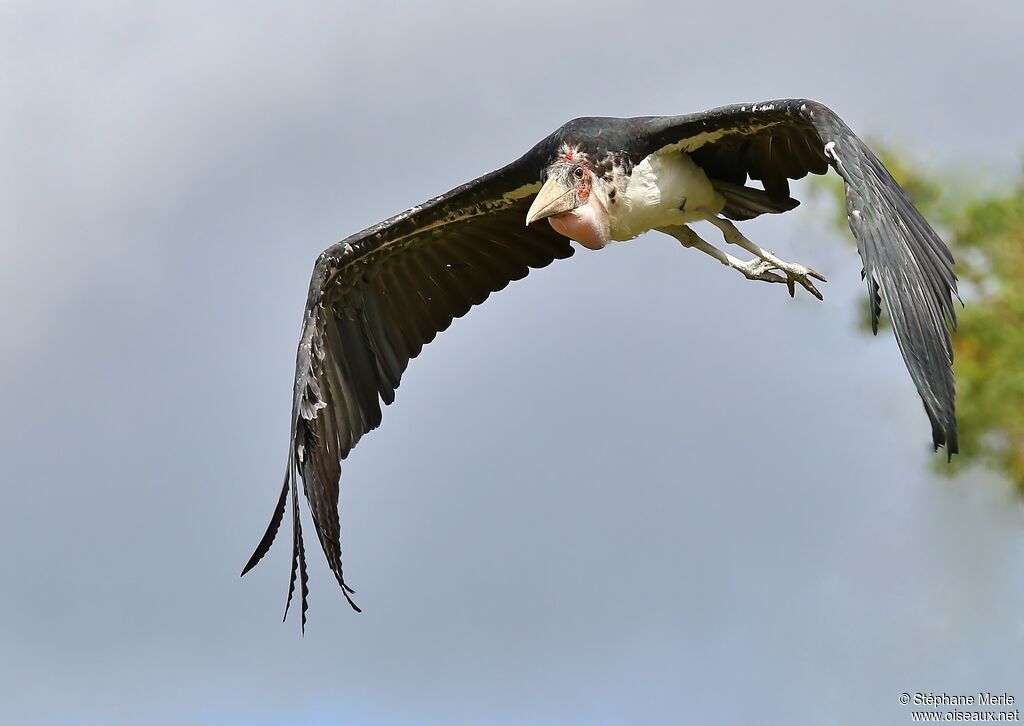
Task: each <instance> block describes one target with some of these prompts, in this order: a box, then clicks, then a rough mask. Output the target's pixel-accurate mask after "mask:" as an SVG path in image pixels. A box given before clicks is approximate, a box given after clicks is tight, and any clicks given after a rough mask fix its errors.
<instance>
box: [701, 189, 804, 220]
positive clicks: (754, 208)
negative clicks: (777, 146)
mask: <svg viewBox="0 0 1024 726" xmlns="http://www.w3.org/2000/svg"><path fill="white" fill-rule="evenodd" d="M711 185H712V186H713V187H714V188H715V191H717V192H718V193H719V194H721V195H722V196H723V197H724V198H725V206H724V207H723V208H722V214H724V215H725V216H726V217H728V218H729V219H734V220H736V221H743V220H745V219H753V218H754V217H757V216H759V215H762V214H779V213H781V212H788V211H789V210H791V209H795V208H796V207H797V206H798V205H799V204H800V202H798V201H797V200H796V199H793V198H792V197H786V198H784V199H779V198H777V197H773V196H772V195H771V194H769V193H768V192H766V191H765V190H763V189H756V188H754V187H748V186H743V185H742V184H733V183H732V182H727V181H720V180H718V179H712V180H711Z"/></svg>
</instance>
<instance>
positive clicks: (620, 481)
mask: <svg viewBox="0 0 1024 726" xmlns="http://www.w3.org/2000/svg"><path fill="white" fill-rule="evenodd" d="M463 5H464V4H455V3H431V4H422V5H421V4H416V3H380V4H378V7H377V8H376V9H375V10H362V11H351V10H341V9H338V8H337V7H336V4H334V3H322V4H321V3H307V4H304V5H303V6H302V9H301V10H298V11H296V10H292V11H289V12H285V11H283V10H281V9H277V8H276V6H273V5H270V4H265V5H259V6H257V5H255V4H238V5H237V6H234V7H229V6H227V5H222V6H220V7H217V8H212V7H210V6H209V5H207V4H202V3H195V4H189V3H164V4H156V3H154V4H150V5H149V6H147V7H145V8H143V7H141V6H140V5H139V4H135V3H117V2H111V3H92V4H90V6H89V8H88V9H86V7H85V6H84V5H82V6H75V7H77V8H78V9H74V8H72V7H71V6H70V5H69V4H64V3H51V4H46V3H37V2H36V3H0V63H2V66H3V68H4V73H3V74H0V109H2V110H0V159H3V161H2V163H0V246H2V252H3V260H4V262H3V264H2V265H0V330H2V332H3V338H4V340H5V345H4V346H3V347H2V348H0V372H2V374H3V375H2V377H0V395H2V400H3V401H4V406H3V408H2V409H0V442H2V443H0V446H2V447H3V448H2V451H3V461H4V464H5V466H4V474H3V479H4V482H3V483H4V487H3V490H4V494H5V502H4V506H3V507H2V508H0V552H2V553H3V554H2V555H0V580H2V581H3V582H4V583H6V587H7V592H6V597H4V598H3V600H2V602H0V652H2V653H3V654H4V656H3V657H2V658H0V720H2V721H4V722H5V723H8V722H25V723H54V722H56V723H66V722H71V723H112V722H139V721H145V722H156V723H159V722H167V723H173V722H181V721H183V720H188V721H192V722H209V723H223V722H227V721H234V722H243V721H244V722H249V723H277V722H284V721H286V720H287V721H293V720H294V719H296V718H300V719H303V720H308V721H312V722H321V723H332V722H343V723H371V724H376V723H394V722H408V723H463V722H464V723H480V722H489V723H522V722H531V723H566V722H580V723H626V722H633V723H638V722H644V723H677V722H680V721H684V722H694V723H771V722H775V723H790V724H803V723H807V724H823V723H825V724H828V723H834V724H848V723H849V724H861V723H905V722H907V721H909V713H908V709H907V708H904V707H902V706H900V705H899V704H898V702H897V698H898V695H899V694H900V693H901V692H903V691H909V692H915V691H925V692H928V691H934V692H941V691H946V692H948V693H971V692H976V691H977V690H979V689H985V690H992V691H999V692H1002V691H1003V690H1006V691H1008V692H1010V693H1012V694H1014V695H1016V696H1017V697H1018V700H1019V699H1021V698H1024V691H1021V690H1020V684H1021V683H1022V682H1024V679H1022V675H1024V667H1022V665H1021V664H1022V660H1021V655H1020V654H1021V653H1022V652H1024V615H1022V614H1021V613H1024V549H1022V543H1024V539H1022V535H1024V532H1022V527H1021V516H1020V515H1021V507H1020V505H1019V503H1017V502H1016V501H1015V500H1013V498H1012V496H1011V495H1010V494H1009V492H1008V491H1007V489H1006V488H1005V487H1004V486H1003V485H1002V484H1000V483H999V482H994V481H989V480H988V479H986V478H985V477H984V476H979V477H972V478H970V480H967V479H964V480H958V481H945V480H941V479H940V480H935V479H933V478H932V477H931V476H930V475H929V474H928V467H927V463H928V460H929V457H930V456H931V454H930V451H929V446H928V441H929V429H928V424H927V420H926V418H925V416H924V413H923V411H922V410H921V406H920V403H919V402H918V399H917V397H916V394H915V393H914V390H913V386H912V384H911V382H910V380H909V377H908V376H907V375H906V373H905V371H904V369H903V365H902V362H901V361H900V358H899V354H898V352H897V349H896V346H895V343H894V342H893V340H892V339H891V336H889V335H881V336H879V338H878V339H877V340H868V339H866V338H865V337H864V336H862V335H861V334H860V333H859V332H857V330H856V326H855V319H856V315H857V305H858V304H860V302H861V300H860V296H861V295H862V287H861V285H860V282H859V277H858V273H859V269H860V268H859V261H858V260H857V258H856V255H855V254H854V253H853V251H852V250H851V249H850V248H849V246H848V245H847V241H846V240H844V239H843V238H842V237H840V236H838V235H835V234H833V233H832V231H831V230H830V229H829V228H828V227H827V225H826V223H825V222H824V221H823V219H822V218H821V217H822V215H820V214H819V215H815V213H814V206H815V205H814V204H812V203H808V204H806V205H805V207H807V208H805V209H802V210H798V211H797V212H796V213H794V214H790V215H787V216H786V218H785V219H772V220H764V221H756V222H753V223H751V224H748V225H746V226H745V230H746V231H747V233H748V236H750V237H751V238H752V239H754V240H755V241H757V242H759V243H760V244H762V245H763V246H766V247H768V248H774V249H776V250H778V251H779V253H780V254H782V255H783V256H784V257H787V256H788V258H790V259H795V260H798V261H800V262H804V263H807V264H811V265H812V266H814V267H815V268H817V269H820V270H822V271H823V272H825V273H826V274H827V275H828V276H829V279H830V282H829V283H828V284H827V285H826V286H825V287H824V288H823V291H824V293H825V296H826V299H825V302H824V303H820V304H819V303H816V302H815V301H813V300H811V299H809V298H807V297H806V296H804V297H802V298H801V297H798V299H797V300H796V301H793V300H790V299H789V298H788V297H787V296H786V294H785V292H784V290H783V288H782V287H781V286H768V285H763V284H758V283H750V282H747V281H745V280H743V279H741V278H740V276H739V275H737V274H735V273H733V272H730V271H729V270H726V269H724V268H722V267H720V266H718V265H716V264H714V263H713V262H712V261H710V260H709V259H707V258H705V257H703V256H702V255H699V254H697V253H695V252H690V251H686V250H682V249H680V248H679V246H678V244H676V243H674V242H673V241H672V240H670V239H668V238H664V239H661V238H658V237H656V236H654V235H650V236H648V237H645V238H641V239H640V240H637V241H635V242H633V243H630V244H628V245H621V246H616V247H613V248H611V249H608V250H605V251H604V252H602V253H600V254H591V253H587V252H586V251H585V250H581V251H580V252H578V253H577V254H576V255H575V256H574V257H573V259H572V260H570V261H568V262H565V263H561V264H556V265H554V266H552V267H551V268H548V269H545V270H543V271H540V272H539V273H534V274H532V275H531V276H530V277H529V278H528V279H527V280H524V281H523V282H521V283H517V284H515V285H512V286H510V287H509V289H508V290H506V291H504V292H502V293H499V294H497V295H495V296H493V297H492V298H491V300H490V301H489V302H488V303H487V304H486V305H485V306H483V307H482V308H480V309H478V310H475V311H473V312H471V313H470V314H469V315H468V316H467V317H466V318H465V319H464V320H461V321H457V323H456V324H455V325H453V326H452V328H451V329H450V330H449V331H447V332H446V333H444V334H442V335H441V336H440V337H439V338H438V340H437V341H436V342H435V343H434V344H432V345H431V346H429V347H428V348H426V349H425V351H424V353H423V355H422V356H421V357H420V358H419V359H417V360H416V361H414V362H413V363H412V365H411V366H410V369H409V372H408V373H407V375H406V378H405V380H404V381H403V384H402V388H401V391H400V393H399V396H398V402H397V403H396V405H395V406H392V407H391V408H390V409H388V410H387V411H386V415H385V423H384V425H383V427H382V428H381V429H380V430H379V431H376V432H374V433H373V434H371V435H369V436H368V437H367V438H366V439H365V440H364V441H363V442H362V443H361V444H360V445H359V447H358V449H357V450H356V452H355V453H354V454H353V455H352V457H350V459H349V461H348V462H347V463H346V466H345V470H344V473H343V481H342V488H343V493H342V527H343V542H342V544H343V548H344V551H345V555H346V574H347V575H348V576H349V577H350V578H351V581H352V584H353V586H354V587H355V588H356V589H357V590H358V595H357V601H358V602H359V604H360V605H361V606H362V607H363V608H364V610H365V612H364V613H363V614H361V615H358V614H355V613H352V612H350V611H349V609H348V608H347V606H346V605H345V604H344V602H343V600H342V599H341V596H340V594H339V593H338V592H336V589H335V586H334V585H333V584H332V582H331V581H330V579H329V578H328V576H327V575H328V573H327V570H326V567H324V566H323V562H322V557H321V555H320V554H319V552H318V551H317V550H315V549H314V546H313V544H312V542H310V544H309V550H310V551H311V558H310V559H311V563H312V567H311V577H312V581H311V588H312V594H311V610H310V618H311V620H310V626H309V628H308V629H307V634H306V637H305V638H300V637H299V635H298V625H297V623H295V622H290V623H289V624H288V625H285V626H282V625H280V623H279V622H278V619H279V617H280V612H281V607H282V606H283V604H284V595H285V587H286V584H287V569H288V559H287V558H288V547H287V544H286V543H284V544H279V545H278V546H277V547H276V548H275V549H274V550H273V551H272V553H271V555H270V556H269V557H268V558H267V560H266V561H265V563H264V564H263V565H261V566H260V567H259V568H258V569H257V570H256V571H255V572H254V573H252V574H251V575H249V576H247V577H246V578H245V579H244V580H239V579H238V577H237V575H238V571H239V570H240V568H241V565H242V564H243V563H244V562H245V560H246V558H247V557H248V555H249V553H250V551H251V549H252V547H253V546H254V545H255V543H256V542H257V540H258V538H259V536H260V535H261V534H262V532H263V528H264V526H265V525H266V520H267V518H268V517H269V515H270V512H271V508H272V506H273V504H274V501H275V497H276V495H277V491H278V489H277V487H278V486H279V478H280V474H281V472H282V469H283V464H284V457H285V451H286V438H287V432H288V410H289V406H290V401H289V395H290V388H291V376H292V366H293V363H294V347H295V342H296V337H297V334H298V328H299V318H300V314H301V309H302V304H303V300H304V295H305V290H306V285H307V282H308V276H309V272H310V269H311V266H312V262H313V260H314V258H315V256H316V254H317V253H318V252H319V251H320V250H321V249H322V248H323V247H325V246H327V245H328V244H329V243H331V242H332V241H334V240H335V239H337V238H340V237H342V236H344V235H347V234H349V233H350V232H353V231H356V230H358V229H361V228H362V227H365V226H367V225H369V224H372V223H374V222H376V221H378V220H380V219H382V218H384V217H386V216H388V215H390V214H393V213H395V212H398V211H401V210H402V209H404V208H406V207H408V206H410V205H412V204H415V203H417V202H420V201H422V200H423V199H425V198H427V197H429V196H433V195H434V194H437V193H439V192H441V191H444V190H445V189H448V188H450V187H452V186H454V185H456V184H459V183H462V182H463V181H466V180H468V179H470V178H473V177H475V176H477V175H478V174H480V173H482V172H484V171H487V170H489V169H491V168H494V167H497V166H499V165H501V164H503V163H505V162H507V161H508V160H510V159H512V158H514V157H516V156H518V155H519V154H520V153H522V152H523V151H524V150H525V149H527V148H529V146H530V145H532V144H533V143H534V142H535V141H536V140H537V139H539V138H540V137H541V136H543V135H544V134H546V133H548V132H549V131H551V130H552V129H553V128H555V127H556V126H558V125H559V124H560V123H562V122H563V121H565V120H567V119H569V118H571V117H574V116H579V115H584V114H604V115H623V116H625V115H636V114H654V113H681V112H686V111H691V110H698V109H701V108H705V107H710V106H714V105H720V104H724V103H732V102H737V101H752V100H764V99H769V98H775V97H785V96H808V97H812V98H817V99H819V100H822V101H824V102H826V103H828V104H829V105H831V106H832V107H833V108H834V109H835V110H836V111H838V112H839V113H840V114H841V115H842V116H843V117H844V118H845V119H846V121H847V122H848V123H849V124H850V125H851V126H852V127H853V128H854V129H855V130H856V131H858V132H859V133H861V134H864V135H870V136H873V137H875V138H883V139H886V140H889V141H896V142H902V143H905V144H906V145H907V146H908V147H909V148H910V149H911V150H913V151H914V152H915V153H916V154H918V155H920V156H921V157H922V158H925V159H927V160H930V161H931V162H934V163H937V164H943V163H950V162H955V161H957V160H961V161H963V160H968V161H971V163H980V165H981V166H983V167H984V168H986V169H990V170H992V171H993V172H994V173H997V174H1011V173H1016V169H1017V167H1018V165H1019V159H1020V153H1021V149H1022V148H1024V139H1022V136H1021V130H1020V127H1019V124H1017V123H1016V122H1014V123H1007V119H1019V118H1022V117H1024V100H1022V97H1021V96H1020V94H1019V93H1017V89H1018V88H1019V83H1020V79H1019V72H1020V68H1021V61H1022V60H1024V58H1022V54H1021V50H1020V48H1021V46H1020V39H1019V32H1020V28H1021V27H1024V5H1021V4H1020V3H1012V2H994V3H976V2H975V3H966V2H963V3H961V2H944V3H939V4H932V5H930V6H929V8H928V11H927V12H922V9H921V6H920V5H919V4H918V3H906V2H905V3H893V2H858V3H856V5H855V6H851V5H849V4H844V5H843V6H840V5H838V4H837V5H835V6H834V7H833V8H832V9H831V10H830V9H829V8H828V7H827V6H825V5H822V4H821V3H812V2H793V3H788V4H786V5H785V7H782V8H780V7H779V4H777V3H762V2H754V1H753V0H739V1H738V2H735V3H730V4H728V5H723V4H717V5H716V4H703V5H699V6H697V5H694V6H690V7H686V6H685V5H684V4H682V3H677V2H671V3H662V4H647V5H644V4H640V3H634V4H632V5H631V7H635V8H636V9H635V10H633V11H631V12H630V13H628V14H624V13H623V12H622V9H621V7H619V6H616V5H612V4H601V3H588V4H585V5H584V4H579V3H565V4H558V3H550V2H547V3H534V4H530V3H522V2H518V3H509V4H502V5H497V6H489V5H486V4H480V5H479V6H475V7H464V6H463ZM801 191H802V192H803V193H802V194H801ZM797 195H798V196H803V197H804V198H805V199H806V197H807V191H806V188H805V187H798V189H797ZM1015 689H1016V690H1015Z"/></svg>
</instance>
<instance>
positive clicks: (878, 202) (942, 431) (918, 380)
mask: <svg viewBox="0 0 1024 726" xmlns="http://www.w3.org/2000/svg"><path fill="white" fill-rule="evenodd" d="M638 121H641V122H642V125H643V126H645V127H646V129H647V134H646V138H647V143H648V146H649V152H654V151H658V150H661V151H662V152H671V151H672V150H674V149H679V150H681V151H685V152H687V153H689V154H691V156H692V157H693V158H694V160H695V161H697V163H698V164H699V165H700V166H701V167H703V168H704V169H705V171H707V172H708V175H709V176H711V177H713V178H717V179H722V180H725V181H730V182H734V183H737V184H743V183H744V182H745V181H746V179H747V178H748V177H749V178H750V179H756V180H759V181H761V182H762V184H763V186H764V188H765V190H766V191H767V192H768V193H769V194H770V195H772V196H774V197H777V198H779V199H786V198H787V197H788V196H789V181H788V180H789V179H799V178H801V177H803V176H805V175H806V174H807V173H808V172H811V173H814V174H824V173H825V172H826V171H827V170H828V167H829V166H831V167H832V168H833V169H835V170H836V171H837V172H838V173H839V175H840V176H841V177H842V178H843V181H845V182H846V205H847V219H848V220H849V222H850V229H851V230H853V234H854V236H855V237H856V238H857V249H858V251H859V252H860V257H861V260H862V261H863V263H864V270H863V277H864V279H865V281H866V282H867V287H868V298H869V300H870V304H871V326H872V329H873V330H874V332H876V333H877V332H878V315H879V312H880V310H881V302H883V301H884V302H885V306H886V308H887V309H888V310H889V315H890V316H891V318H892V323H893V330H894V331H895V334H896V341H897V343H898V344H899V348H900V352H901V353H902V354H903V360H904V361H905V362H906V364H907V368H908V370H909V371H910V376H911V378H912V379H913V381H914V384H915V385H916V386H917V391H918V393H919V394H920V395H921V400H922V401H923V402H924V407H925V411H926V412H927V414H928V418H929V420H930V421H931V425H932V440H933V442H934V444H935V447H936V448H938V447H939V446H945V447H946V451H947V454H948V456H952V455H953V454H955V453H956V452H957V433H956V412H955V399H956V388H955V384H954V381H953V371H952V364H953V347H952V344H951V341H950V334H949V327H948V326H947V321H948V325H951V326H952V327H953V328H954V329H955V328H956V310H955V309H954V306H953V296H954V295H956V276H955V275H954V274H953V255H952V254H951V253H950V251H949V249H948V248H947V247H946V246H945V244H943V242H942V240H941V239H939V237H938V235H937V234H936V233H935V231H934V230H933V229H932V228H931V226H930V225H929V224H928V222H927V221H926V220H925V219H924V217H923V216H921V213H920V212H918V211H917V209H915V208H914V205H913V204H912V203H911V201H910V199H908V198H907V195H906V193H905V192H904V191H903V190H902V189H901V188H900V186H899V184H897V183H896V181H895V180H894V179H893V178H892V175H891V174H889V172H888V170H887V169H886V168H885V167H884V166H883V165H882V162H881V161H879V160H878V157H877V156H875V155H874V153H872V151H871V150H870V149H869V148H868V147H867V146H866V145H865V144H864V142H863V141H861V140H860V139H859V138H858V137H857V136H856V134H854V133H853V131H851V130H850V128H849V127H848V126H847V125H846V124H845V123H844V122H843V120H842V119H840V118H839V116H837V115H836V114H835V113H834V112H833V111H832V110H830V109H829V108H827V107H825V106H823V105H822V104H820V103H817V102H815V101H809V100H803V99H793V100H781V101H769V102H767V103H757V104H747V105H736V106H726V107H722V108H718V109H714V110H712V111H707V112H705V113H700V114H692V115H688V116H663V117H650V118H646V119H638Z"/></svg>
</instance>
